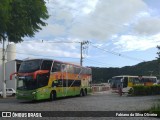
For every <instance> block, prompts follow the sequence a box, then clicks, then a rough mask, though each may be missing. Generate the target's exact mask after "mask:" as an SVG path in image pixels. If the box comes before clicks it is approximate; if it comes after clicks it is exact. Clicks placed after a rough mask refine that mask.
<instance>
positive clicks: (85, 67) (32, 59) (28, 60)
mask: <svg viewBox="0 0 160 120" xmlns="http://www.w3.org/2000/svg"><path fill="white" fill-rule="evenodd" d="M29 60H51V61H54V62H60V63H64V64H69V65H74V66H77V67H82V68H88V69H91V68H89V67H83V66H80V65H76V64H73V63H69V62H63V61H59V60H53V59H47V58H37V59H26V60H23V61H29Z"/></svg>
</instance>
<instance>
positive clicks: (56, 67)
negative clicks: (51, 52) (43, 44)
mask: <svg viewBox="0 0 160 120" xmlns="http://www.w3.org/2000/svg"><path fill="white" fill-rule="evenodd" d="M58 71H61V64H60V63H58V62H54V63H53V67H52V72H58Z"/></svg>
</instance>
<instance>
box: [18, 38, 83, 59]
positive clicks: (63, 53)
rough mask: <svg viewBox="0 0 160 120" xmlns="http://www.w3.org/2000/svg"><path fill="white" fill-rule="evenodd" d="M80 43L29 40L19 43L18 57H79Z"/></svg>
mask: <svg viewBox="0 0 160 120" xmlns="http://www.w3.org/2000/svg"><path fill="white" fill-rule="evenodd" d="M78 45H79V44H76V43H70V44H69V43H67V44H65V43H53V41H47V42H46V41H44V42H43V43H42V42H39V41H29V42H23V43H19V44H17V46H16V47H17V57H18V58H21V59H24V58H26V57H27V56H28V57H40V58H44V57H45V58H53V59H54V58H59V57H60V58H61V57H64V58H65V57H69V58H79V57H80V53H79V51H80V50H79V46H78ZM77 48H78V49H77Z"/></svg>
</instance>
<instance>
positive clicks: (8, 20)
mask: <svg viewBox="0 0 160 120" xmlns="http://www.w3.org/2000/svg"><path fill="white" fill-rule="evenodd" d="M48 17H49V15H48V11H47V7H46V6H45V1H44V0H1V1H0V42H1V41H3V53H2V54H3V55H2V64H3V65H2V67H3V71H2V76H3V77H2V83H3V98H5V97H6V80H5V50H4V42H5V40H6V38H8V41H9V42H14V43H18V42H22V41H23V38H24V37H26V36H27V37H33V36H34V35H35V32H38V31H39V30H41V29H42V28H41V27H42V26H46V23H45V22H44V20H46V19H47V18H48Z"/></svg>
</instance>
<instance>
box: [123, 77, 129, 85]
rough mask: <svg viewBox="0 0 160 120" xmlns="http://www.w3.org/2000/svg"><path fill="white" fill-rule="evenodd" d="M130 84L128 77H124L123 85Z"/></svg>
mask: <svg viewBox="0 0 160 120" xmlns="http://www.w3.org/2000/svg"><path fill="white" fill-rule="evenodd" d="M127 86H128V77H124V80H123V87H124V88H125V87H127Z"/></svg>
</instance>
